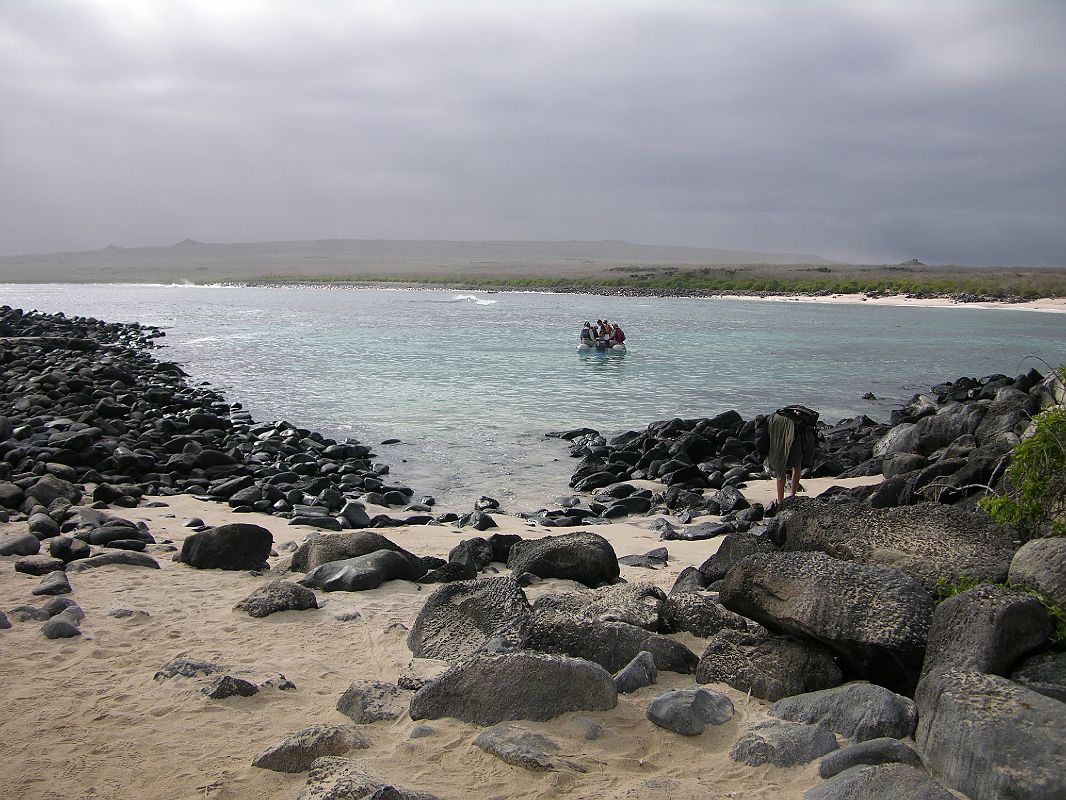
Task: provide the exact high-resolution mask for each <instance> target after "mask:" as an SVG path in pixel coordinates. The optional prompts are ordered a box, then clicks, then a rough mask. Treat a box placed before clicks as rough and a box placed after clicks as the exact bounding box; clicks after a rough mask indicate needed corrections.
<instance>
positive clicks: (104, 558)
mask: <svg viewBox="0 0 1066 800" xmlns="http://www.w3.org/2000/svg"><path fill="white" fill-rule="evenodd" d="M115 565H124V566H128V567H147V568H148V569H159V562H158V561H156V560H155V559H154V558H152V557H151V556H150V555H148V554H147V553H135V552H133V551H131V550H115V551H113V552H110V553H101V554H100V555H98V556H92V557H90V558H79V559H78V560H77V561H71V562H70V563H69V564H67V565H66V571H67V572H68V573H71V572H85V571H86V570H90V569H96V568H98V567H110V566H115Z"/></svg>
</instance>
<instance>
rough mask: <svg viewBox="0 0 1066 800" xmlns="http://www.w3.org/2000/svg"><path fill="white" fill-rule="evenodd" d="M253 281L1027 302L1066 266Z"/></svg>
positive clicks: (1059, 281)
mask: <svg viewBox="0 0 1066 800" xmlns="http://www.w3.org/2000/svg"><path fill="white" fill-rule="evenodd" d="M252 282H253V283H257V284H289V283H305V284H404V285H419V286H440V287H451V288H457V289H482V290H493V289H498V290H507V289H534V290H542V291H558V292H600V293H605V294H649V295H689V296H700V295H711V294H741V295H785V294H806V295H829V294H866V295H871V296H877V295H909V296H914V297H951V298H955V299H960V300H963V301H966V300H970V301H980V300H997V301H1018V302H1021V301H1026V300H1037V299H1041V298H1057V297H1066V270H1061V269H1040V268H1033V267H1018V268H989V269H983V268H975V267H928V266H925V265H916V266H910V265H886V266H852V265H839V266H823V265H817V266H815V265H791V266H778V265H742V266H706V267H612V268H610V269H608V270H604V271H602V272H600V273H598V274H582V275H574V276H569V277H560V276H557V275H543V274H541V275H538V274H532V273H531V274H528V275H523V276H511V277H504V276H491V275H465V274H462V273H453V274H448V275H432V274H429V273H426V274H423V275H404V276H399V275H378V274H373V273H365V274H361V275H344V274H331V275H287V274H271V275H265V276H263V277H260V278H257V279H255V280H254V281H252Z"/></svg>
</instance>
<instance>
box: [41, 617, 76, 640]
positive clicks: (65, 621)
mask: <svg viewBox="0 0 1066 800" xmlns="http://www.w3.org/2000/svg"><path fill="white" fill-rule="evenodd" d="M41 633H43V634H44V637H45V638H46V639H71V638H73V637H75V636H81V629H80V628H79V627H78V623H77V622H75V621H74V620H73V619H72V618H71V617H70V616H68V615H67V613H66V612H65V611H64V612H61V613H59V614H56V615H55V616H54V617H52V618H51V619H49V620H48V621H47V622H45V623H44V625H42V626H41Z"/></svg>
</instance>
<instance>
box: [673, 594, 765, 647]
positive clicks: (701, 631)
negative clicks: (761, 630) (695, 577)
mask: <svg viewBox="0 0 1066 800" xmlns="http://www.w3.org/2000/svg"><path fill="white" fill-rule="evenodd" d="M748 627H749V623H748V621H747V620H746V619H744V617H742V616H740V615H739V614H734V613H733V612H732V611H730V610H729V609H727V608H726V607H725V606H723V605H722V604H721V603H719V602H718V600H717V596H712V595H710V594H707V593H706V592H674V593H671V594H670V596H669V597H667V598H666V601H665V602H664V603H663V607H662V632H663V633H680V632H682V631H686V632H688V633H691V634H692V635H693V636H698V637H700V638H701V639H707V638H710V637H711V636H714V635H715V634H716V633H718V632H719V631H720V630H722V629H723V628H730V629H732V630H738V631H744V630H747V629H748Z"/></svg>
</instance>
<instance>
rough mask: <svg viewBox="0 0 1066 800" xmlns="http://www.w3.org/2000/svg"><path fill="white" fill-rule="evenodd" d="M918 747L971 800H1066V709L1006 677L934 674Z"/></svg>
mask: <svg viewBox="0 0 1066 800" xmlns="http://www.w3.org/2000/svg"><path fill="white" fill-rule="evenodd" d="M914 699H915V702H916V703H917V706H918V729H917V732H916V733H915V737H914V738H915V741H916V742H917V744H918V753H919V754H920V755H921V757H922V763H924V764H925V767H926V769H927V770H929V772H930V774H932V775H933V777H935V778H936V779H937V780H938V781H940V782H941V783H943V784H944V785H945V786H947V787H948V788H952V789H957V790H959V791H960V792H963V793H964V794H965V795H966V796H967V797H969V798H971V800H993V798H1003V797H1025V798H1028V799H1029V800H1061V798H1063V797H1066V747H1063V742H1066V705H1064V704H1063V703H1061V702H1059V701H1058V700H1054V699H1052V698H1050V697H1046V696H1044V695H1042V694H1038V693H1037V692H1033V691H1030V690H1029V689H1026V688H1024V687H1023V686H1019V685H1018V684H1016V683H1014V682H1013V681H1010V680H1007V679H1006V678H1001V677H999V676H998V675H986V674H984V673H981V672H976V671H974V670H967V669H962V668H957V667H954V668H946V669H938V670H934V671H933V672H930V673H929V674H928V675H926V676H925V677H924V678H923V679H922V682H921V683H920V684H918V690H917V692H916V693H915V696H914Z"/></svg>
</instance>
